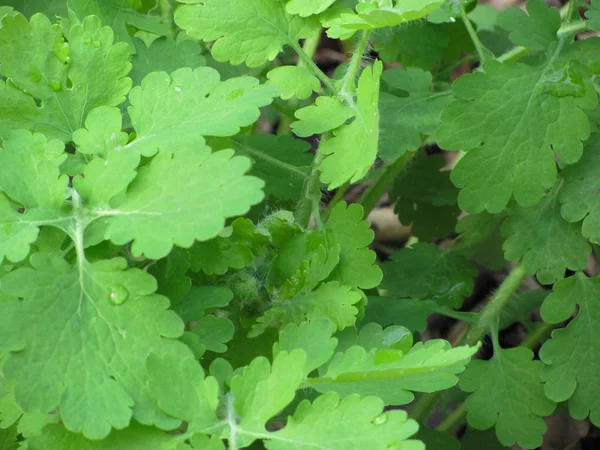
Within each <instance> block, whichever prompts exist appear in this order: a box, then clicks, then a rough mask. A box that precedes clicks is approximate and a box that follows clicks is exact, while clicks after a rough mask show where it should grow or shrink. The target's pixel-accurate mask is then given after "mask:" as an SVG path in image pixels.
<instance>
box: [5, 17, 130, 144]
mask: <svg viewBox="0 0 600 450" xmlns="http://www.w3.org/2000/svg"><path fill="white" fill-rule="evenodd" d="M64 29H65V35H66V36H63V33H62V31H61V28H60V27H59V26H58V25H51V24H50V21H49V20H48V19H47V18H46V17H45V16H43V15H35V16H33V17H32V18H31V22H27V20H26V19H25V17H23V16H22V15H19V14H15V15H10V16H6V17H5V18H4V19H3V20H2V26H1V27H0V66H1V69H0V70H1V72H2V74H3V75H4V76H5V77H6V78H7V80H8V81H10V82H9V83H5V82H0V98H1V99H3V101H2V102H1V103H0V105H2V106H0V119H1V120H0V136H6V134H7V133H8V132H9V131H10V130H11V129H15V128H26V129H30V130H33V131H39V132H42V133H44V134H45V135H46V137H47V138H49V139H60V140H62V141H64V142H68V141H70V140H71V135H72V133H73V132H74V131H75V130H77V129H78V128H81V127H82V126H83V123H84V120H85V117H86V115H87V114H88V113H89V112H90V111H91V110H92V109H94V108H96V107H99V106H103V105H106V106H117V105H119V104H121V103H123V102H124V101H125V95H126V94H127V92H129V89H130V88H131V80H130V79H129V78H126V75H127V73H128V72H129V70H130V69H131V64H130V63H129V49H128V48H127V45H125V44H123V43H117V44H114V45H113V33H112V30H111V29H110V28H108V27H102V26H101V24H100V20H99V19H98V18H97V17H93V16H91V17H87V18H86V19H84V20H83V22H81V23H80V24H74V25H72V26H71V27H70V28H69V27H67V26H66V25H64ZM65 37H67V38H68V43H66V42H65ZM67 62H68V64H67ZM34 99H35V100H34ZM36 101H37V102H39V103H40V105H41V106H40V107H37V106H36Z"/></svg>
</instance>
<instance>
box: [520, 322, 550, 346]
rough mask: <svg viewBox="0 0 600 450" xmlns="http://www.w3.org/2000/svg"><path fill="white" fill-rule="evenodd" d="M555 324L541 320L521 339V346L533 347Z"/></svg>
mask: <svg viewBox="0 0 600 450" xmlns="http://www.w3.org/2000/svg"><path fill="white" fill-rule="evenodd" d="M555 326H556V325H555V324H552V323H546V322H541V323H540V324H539V325H537V326H536V327H535V328H534V329H533V330H531V331H530V332H529V333H527V336H526V337H525V339H523V342H521V346H522V347H527V348H533V347H535V346H536V345H538V344H539V343H540V342H542V341H543V340H544V339H546V338H547V337H548V335H549V334H550V332H551V331H552V330H553V329H554V327H555Z"/></svg>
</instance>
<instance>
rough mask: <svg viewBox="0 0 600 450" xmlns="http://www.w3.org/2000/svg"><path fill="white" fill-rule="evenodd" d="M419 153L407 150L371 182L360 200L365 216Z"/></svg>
mask: <svg viewBox="0 0 600 450" xmlns="http://www.w3.org/2000/svg"><path fill="white" fill-rule="evenodd" d="M417 153H420V152H406V153H405V154H404V155H403V156H401V157H400V158H398V159H397V160H396V161H394V162H393V163H392V164H390V165H389V166H387V167H386V168H385V170H384V171H383V172H382V173H381V175H379V177H378V178H377V179H375V181H373V183H371V185H370V186H369V187H368V188H367V190H366V191H365V192H364V194H363V195H362V197H361V198H360V200H359V202H358V203H359V204H360V205H361V206H362V207H363V210H364V217H367V216H368V215H369V214H370V213H371V211H373V208H375V206H377V202H378V201H379V199H380V198H381V196H382V195H383V194H384V193H385V191H387V190H388V188H389V187H390V186H391V184H392V183H393V182H394V180H395V179H396V177H397V176H398V175H399V174H401V173H402V172H404V170H406V167H407V166H408V163H409V162H410V161H411V160H412V159H413V157H414V156H415V155H416V154H417Z"/></svg>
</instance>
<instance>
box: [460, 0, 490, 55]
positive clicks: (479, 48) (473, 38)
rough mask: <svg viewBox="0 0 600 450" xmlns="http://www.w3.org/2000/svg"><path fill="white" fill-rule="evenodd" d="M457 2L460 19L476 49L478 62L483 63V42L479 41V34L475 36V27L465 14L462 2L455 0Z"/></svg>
mask: <svg viewBox="0 0 600 450" xmlns="http://www.w3.org/2000/svg"><path fill="white" fill-rule="evenodd" d="M457 4H458V7H459V8H460V18H461V19H462V21H463V23H464V24H465V28H466V29H467V32H468V33H469V36H470V37H471V41H472V42H473V45H474V46H475V50H476V51H477V56H479V62H480V63H481V64H483V63H484V62H485V59H486V56H485V48H484V46H483V44H482V43H481V40H480V39H479V36H477V31H475V28H473V24H472V23H471V20H470V19H469V16H468V15H467V11H466V10H465V7H464V6H463V4H462V2H457Z"/></svg>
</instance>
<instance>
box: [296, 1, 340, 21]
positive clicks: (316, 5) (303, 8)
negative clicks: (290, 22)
mask: <svg viewBox="0 0 600 450" xmlns="http://www.w3.org/2000/svg"><path fill="white" fill-rule="evenodd" d="M334 2H335V0H287V4H286V5H285V10H286V11H287V12H288V13H289V14H298V15H300V16H301V17H308V16H312V15H313V14H320V13H322V12H323V11H325V10H326V9H327V8H329V7H330V6H331V5H332V4H333V3H334Z"/></svg>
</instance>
